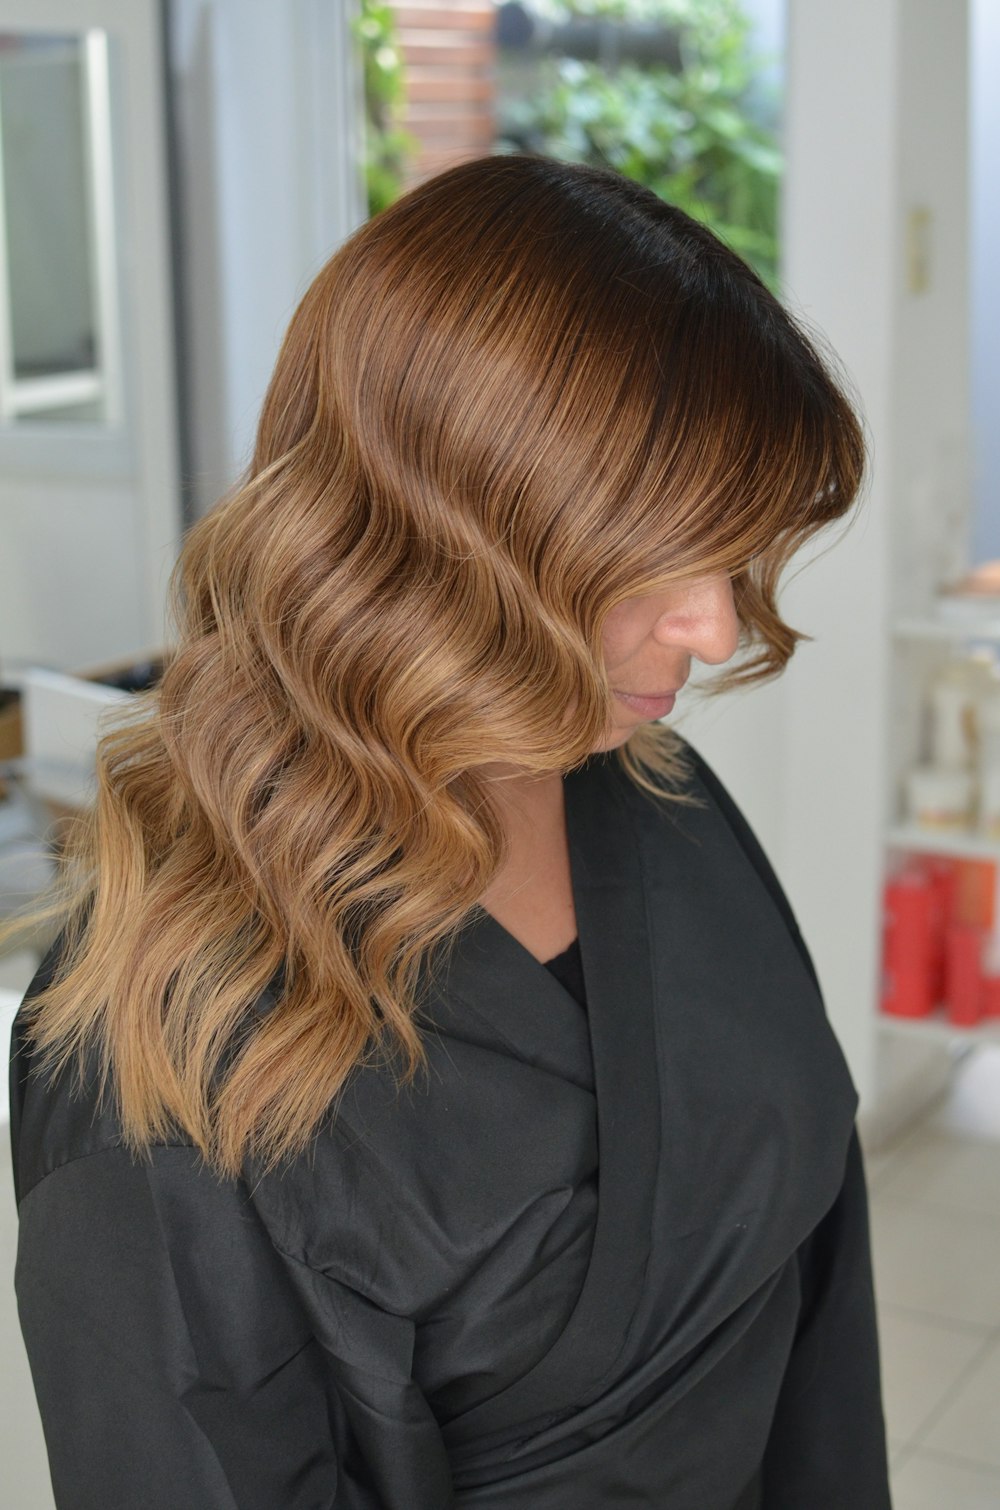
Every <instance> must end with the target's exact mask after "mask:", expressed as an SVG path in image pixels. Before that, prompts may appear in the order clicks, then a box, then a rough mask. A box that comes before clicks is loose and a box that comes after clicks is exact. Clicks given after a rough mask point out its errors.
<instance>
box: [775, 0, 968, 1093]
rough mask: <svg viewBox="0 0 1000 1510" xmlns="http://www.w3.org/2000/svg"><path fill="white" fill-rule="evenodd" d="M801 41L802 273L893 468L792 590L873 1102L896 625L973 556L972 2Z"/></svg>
mask: <svg viewBox="0 0 1000 1510" xmlns="http://www.w3.org/2000/svg"><path fill="white" fill-rule="evenodd" d="M789 43H790V45H789V67H788V84H789V96H788V116H787V119H788V135H787V140H788V150H789V160H788V183H787V193H786V224H785V248H786V259H787V260H786V268H787V281H788V286H789V289H790V291H791V293H792V295H793V296H794V299H795V300H796V301H797V303H798V304H799V305H800V307H801V308H802V309H803V310H804V312H805V313H806V315H807V316H808V318H809V319H810V320H813V321H815V322H816V324H817V325H819V326H820V327H821V328H822V329H823V330H824V331H825V332H826V333H827V334H828V336H829V338H830V340H831V341H832V343H833V346H834V347H835V349H836V350H837V351H838V352H839V353H840V355H841V357H842V358H843V360H844V362H845V364H846V367H847V369H848V371H849V373H850V375H851V377H852V378H853V381H854V383H855V384H856V386H857V389H858V391H859V393H860V396H861V399H862V403H863V406H864V410H865V413H866V416H867V422H868V425H869V428H870V432H871V441H872V474H871V486H870V490H869V494H868V497H867V500H866V503H865V505H864V509H863V511H862V514H861V515H860V516H859V518H858V520H857V522H856V523H855V524H854V525H853V526H852V527H851V529H850V531H849V532H848V534H847V536H846V538H845V539H844V540H843V541H842V542H841V543H838V544H837V545H836V547H835V549H833V550H832V551H831V552H829V553H828V554H826V555H824V556H823V558H822V559H821V560H819V561H818V562H813V563H812V564H810V565H809V566H808V568H807V569H806V570H805V571H804V573H803V574H802V575H801V576H800V577H799V578H797V579H796V581H795V582H793V583H792V585H791V590H790V591H789V592H788V594H787V595H786V598H785V600H784V602H783V607H784V609H785V610H786V612H787V615H788V616H789V617H790V619H791V621H792V622H793V623H794V624H795V625H796V626H797V627H799V628H802V629H805V630H807V631H808V632H809V633H811V634H813V635H815V636H816V642H815V643H814V644H811V645H807V646H804V647H802V648H801V649H800V651H799V652H798V653H797V655H796V657H795V660H794V662H793V664H792V666H791V667H790V668H789V674H788V675H787V676H786V678H785V681H786V688H785V690H786V705H785V725H784V740H783V745H782V753H783V759H784V775H783V780H782V788H783V833H782V842H781V856H782V861H783V865H784V870H785V874H786V876H787V878H788V881H789V883H790V886H791V889H792V891H793V893H794V895H795V898H796V900H797V903H798V907H799V914H800V921H801V922H802V924H803V927H804V929H805V932H806V935H807V937H809V938H810V939H811V940H813V941H814V943H815V949H816V954H817V956H818V959H817V964H818V967H819V969H820V973H821V976H822V978H823V981H824V984H825V986H826V988H827V991H828V997H829V1006H830V1011H831V1016H832V1017H833V1018H834V1020H835V1022H836V1025H837V1028H838V1030H839V1032H840V1036H841V1039H842V1042H843V1043H844V1046H845V1049H846V1051H847V1053H848V1057H849V1059H850V1061H851V1065H852V1069H853V1070H854V1072H855V1078H856V1079H857V1080H858V1083H859V1088H860V1090H861V1095H862V1103H863V1106H867V1105H869V1104H870V1103H871V1102H872V1101H873V1100H874V1098H875V1094H876V1077H877V1060H878V1035H877V1033H876V1031H875V1019H874V1012H875V1004H876V1001H877V991H878V980H879V961H880V945H881V939H880V930H881V885H882V879H883V869H884V865H883V862H884V851H883V832H884V828H885V826H886V823H887V821H888V820H889V818H890V816H892V806H891V804H892V800H893V795H894V794H893V793H892V791H891V789H890V785H889V781H888V775H887V773H888V770H889V759H888V752H889V750H890V747H891V741H892V738H893V728H892V725H891V722H890V712H891V704H892V693H893V678H894V677H895V676H896V675H897V669H898V668H897V666H896V663H895V662H894V660H893V657H892V641H891V639H890V637H889V628H890V624H891V620H892V617H893V614H894V613H895V612H897V611H898V610H899V608H900V606H902V605H903V604H904V603H905V604H906V605H907V606H912V607H917V606H919V605H918V604H917V603H916V602H915V601H914V599H915V598H917V597H919V596H920V595H921V594H928V593H929V592H930V591H931V589H932V586H933V583H932V581H931V575H930V572H929V569H928V563H929V562H930V561H931V560H932V559H933V558H934V555H935V553H936V557H937V560H938V562H939V563H940V564H941V565H942V566H943V564H944V563H945V561H946V559H949V558H950V559H952V560H954V561H957V560H958V559H959V558H961V557H962V556H963V555H964V554H965V540H964V538H963V531H962V520H963V519H964V518H965V517H966V516H967V511H968V497H967V495H966V494H965V493H964V492H963V490H964V489H965V487H966V479H965V469H964V460H965V458H964V448H965V445H966V442H967V438H968V431H967V427H968V336H967V297H968V289H967V276H966V266H967V226H968V201H967V174H966V162H967V143H966V119H967V114H966V106H967V44H966V36H965V6H964V3H963V0H840V3H839V4H838V5H837V6H835V7H834V6H828V5H826V4H822V3H819V0H792V7H791V26H790V39H789ZM916 209H926V210H927V211H929V212H930V215H931V221H930V235H929V241H928V248H927V250H928V256H929V283H928V286H927V288H926V289H924V290H922V291H916V290H913V289H911V288H910V286H909V282H908V277H909V266H910V264H909V260H908V254H909V250H910V248H909V243H908V227H909V217H910V214H911V212H912V211H913V210H916ZM915 542H917V543H918V549H916V550H915V549H914V543H915ZM821 549H822V547H821Z"/></svg>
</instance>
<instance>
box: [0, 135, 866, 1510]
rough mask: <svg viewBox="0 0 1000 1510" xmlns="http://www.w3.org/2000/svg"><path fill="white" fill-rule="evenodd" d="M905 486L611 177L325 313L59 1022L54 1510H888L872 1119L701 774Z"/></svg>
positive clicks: (597, 175) (27, 1035)
mask: <svg viewBox="0 0 1000 1510" xmlns="http://www.w3.org/2000/svg"><path fill="white" fill-rule="evenodd" d="M862 471H863V446H862V440H861V434H860V430H859V426H858V421H857V419H856V417H855V415H854V413H853V411H852V409H851V407H850V405H849V403H848V401H847V399H846V398H845V397H844V394H843V392H842V390H841V388H840V386H839V385H838V383H837V382H836V381H835V380H834V378H833V376H832V375H831V373H830V371H829V370H828V368H827V367H826V366H825V365H824V363H823V361H821V359H820V357H819V356H818V355H817V353H816V351H815V349H814V348H813V346H812V345H811V344H810V342H809V341H808V340H807V339H806V338H805V336H804V335H803V334H802V333H801V332H800V331H799V330H798V329H797V328H796V326H795V324H794V323H793V322H792V320H791V319H790V318H789V316H788V315H787V314H786V313H785V312H784V311H783V310H782V308H781V307H780V305H779V304H778V303H777V302H776V301H775V299H774V298H773V297H772V296H771V295H770V294H769V293H768V291H767V290H766V289H765V288H764V286H763V285H762V284H761V283H760V281H759V280H758V279H757V277H756V276H755V275H754V274H753V273H752V272H751V271H750V270H749V269H748V268H747V267H746V266H745V265H744V264H743V263H742V262H741V261H740V259H739V258H738V257H736V256H735V255H734V254H733V253H732V252H731V251H730V250H728V249H727V248H726V247H725V246H723V245H722V244H721V243H720V242H719V241H718V240H716V239H715V237H713V236H712V235H711V234H710V233H709V232H708V231H707V230H706V229H704V228H703V227H702V226H700V225H698V224H696V223H695V222H693V221H692V220H690V219H688V218H687V217H686V216H685V215H683V214H682V213H681V212H680V211H678V210H676V209H674V208H672V207H670V206H668V205H666V204H664V203H662V202H661V201H660V200H659V199H657V198H656V197H655V196H654V195H653V194H651V193H650V192H648V191H647V190H645V189H642V188H640V187H637V186H636V185H635V184H632V183H630V182H627V181H626V180H624V179H622V178H620V177H618V176H616V175H614V174H611V173H607V172H603V171H597V170H594V169H590V168H585V167H580V166H568V165H565V164H561V163H557V162H553V161H550V160H547V159H544V158H539V157H530V156H497V157H489V158H485V159H482V160H479V161H472V162H466V163H464V164H462V165H461V166H458V167H455V168H452V169H451V170H449V171H447V172H445V173H443V174H441V175H439V176H438V177H436V178H433V179H431V180H430V181H429V182H426V183H424V184H422V185H421V186H419V187H418V188H416V189H414V190H413V191H411V192H410V193H409V194H407V195H405V196H404V197H403V198H402V199H400V200H399V201H398V202H397V203H396V204H394V205H393V206H391V207H390V208H389V209H388V210H386V211H384V212H383V213H382V214H381V215H379V216H378V217H377V218H376V219H374V220H373V221H371V222H370V223H369V224H368V225H366V226H364V227H362V228H361V229H360V230H359V231H358V232H357V233H356V234H355V235H354V236H353V237H352V238H351V239H350V240H349V241H348V242H347V243H346V245H345V246H343V247H342V248H341V249H340V250H339V251H338V252H337V253H336V255H335V256H334V257H333V258H332V259H331V260H330V262H329V263H328V264H327V265H326V267H324V268H323V269H322V270H321V272H320V273H319V274H318V276H317V278H316V279H315V281H314V283H313V284H312V286H311V287H310V289H309V290H308V292H307V293H306V295H305V297H304V299H303V300H302V303H301V305H300V306H299V308H298V310H297V312H296V313H295V315H294V317H293V319H292V321H291V325H290V328H289V330H288V333H287V336H286V338H285V341H284V345H283V347H282V350H281V353H280V355H279V358H278V362H277V365H276V368H275V372H274V375H273V378H272V381H271V384H270V387H269V389H268V393H267V396H266V399H265V402H264V406H263V411H262V415H261V419H260V426H259V432H258V437H257V445H256V450H255V454H254V457H253V460H252V463H251V464H250V466H249V468H248V471H247V474H246V476H245V477H244V478H243V479H242V481H241V483H240V485H239V486H238V487H237V488H236V489H235V490H234V491H233V492H232V494H231V495H230V496H228V497H227V498H226V499H225V500H223V501H222V502H221V503H220V504H219V505H218V506H217V507H216V508H215V509H214V510H213V511H212V512H211V513H209V514H208V515H207V516H206V517H205V518H203V519H201V520H200V521H198V523H196V524H195V526H194V527H193V528H192V529H191V530H190V531H189V533H188V535H187V537H186V540H185V543H184V549H183V553H182V557H181V559H180V561H179V563H178V567H177V570H176V572H175V580H174V583H173V589H174V598H173V601H174V612H175V614H176V618H177V625H178V634H177V638H176V643H175V645H174V647H173V650H172V654H171V656H170V658H169V662H168V664H167V666H166V669H165V673H164V675H163V678H162V681H161V683H160V684H159V686H158V688H157V689H155V690H154V692H152V693H150V694H142V695H141V696H139V697H138V698H136V699H135V700H134V701H133V703H131V704H130V707H129V713H128V716H127V719H126V720H125V721H123V722H122V723H121V725H120V727H117V728H113V729H108V730H106V731H105V733H104V735H103V738H102V740H101V743H100V751H99V763H98V788H97V799H96V803H95V805H94V808H93V811H92V813H90V814H89V815H88V816H87V818H86V820H85V821H84V822H83V823H82V824H81V827H80V831H79V833H78V835H77V836H76V839H75V841H74V847H73V850H72V852H71V853H70V854H69V856H68V859H67V864H66V867H65V878H64V880H63V882H62V885H63V887H64V893H63V894H62V895H61V898H60V899H57V900H56V901H55V902H53V903H52V904H51V905H52V907H53V908H57V909H59V910H60V917H61V921H62V930H61V932H60V934H59V937H58V939H57V941H56V944H55V945H53V947H52V949H51V950H50V952H49V955H48V956H47V958H46V960H45V961H44V962H43V964H42V967H41V969H40V971H39V974H38V976H37V977H36V979H35V981H34V982H33V983H32V986H31V988H30V990H29V995H28V998H27V1000H26V1003H25V1005H24V1007H23V1008H22V1010H21V1012H20V1014H19V1018H18V1024H17V1033H16V1040H15V1060H14V1066H13V1071H12V1075H13V1079H12V1084H13V1093H14V1107H15V1112H14V1116H15V1143H16V1154H15V1161H16V1171H17V1188H18V1198H19V1202H20V1217H21V1231H20V1250H19V1262H18V1276H17V1288H18V1297H19V1305H20V1314H21V1319H22V1326H23V1331H24V1336H25V1341H26V1344H27V1348H28V1354H29V1358H30V1361H31V1366H32V1370H33V1375H34V1380H35V1385H36V1389H37V1393H38V1399H39V1404H40V1408H41V1413H42V1419H43V1422H44V1426H45V1432H46V1438H47V1442H48V1448H49V1454H50V1460H51V1465H52V1473H53V1479H54V1483H55V1486H56V1495H57V1501H58V1504H59V1505H60V1507H72V1510H90V1507H95V1510H96V1507H98V1506H100V1507H101V1510H106V1507H108V1506H115V1507H126V1506H127V1507H132V1506H135V1507H136V1510H139V1507H142V1510H160V1507H163V1510H178V1507H182V1506H183V1507H192V1510H194V1507H198V1510H216V1507H218V1510H222V1507H224V1506H225V1507H231V1506H238V1507H239V1510H306V1507H320V1506H322V1507H335V1510H374V1507H385V1510H446V1507H448V1506H451V1505H463V1506H464V1505H469V1506H473V1505H474V1506H483V1507H485V1506H489V1507H498V1510H499V1507H503V1510H513V1507H518V1510H521V1507H524V1510H527V1507H530V1510H580V1507H590V1506H594V1507H598V1506H600V1507H615V1510H624V1507H625V1506H634V1505H648V1506H657V1507H662V1510H737V1507H739V1510H747V1507H751V1506H758V1507H759V1506H763V1507H766V1510H819V1507H823V1506H827V1507H834V1506H836V1507H838V1510H841V1507H843V1506H846V1505H858V1506H861V1505H863V1506H864V1507H865V1510H880V1507H883V1506H888V1505H889V1494H888V1488H887V1474H886V1461H885V1438H884V1427H883V1415H882V1407H881V1400H880V1388H879V1358H878V1341H877V1333H876V1321H875V1313H874V1304H873V1297H872V1282H871V1267H870V1252H869V1238H868V1227H867V1204H866V1192H865V1184H864V1173H863V1167H862V1159H861V1152H860V1148H859V1145H858V1140H857V1132H856V1128H855V1124H854V1117H855V1112H856V1108H857V1101H858V1097H857V1092H856V1090H855V1087H854V1085H853V1082H852V1080H851V1077H850V1074H849V1072H848V1069H847V1065H846V1063H845V1060H844V1058H843V1055H842V1053H841V1051H840V1048H839V1046H838V1044H837V1041H836V1039H835V1037H834V1035H833V1032H832V1030H831V1028H830V1025H829V1023H828V1020H827V1017H826V1014H825V1010H824V1006H823V1002H822V998H821V995H820V991H819V986H818V982H817V980H816V976H815V973H814V971H813V968H812V965H811V961H810V959H809V955H808V953H807V951H806V948H805V945H804V943H803V941H802V938H801V936H800V934H799V931H798V929H797V927H796V924H795V920H794V917H793V915H792V912H791V910H790V908H789V905H788V902H787V900H786V899H785V897H784V895H783V893H782V891H781V888H780V886H779V885H778V882H777V880H776V878H775V876H774V873H773V871H772V870H771V868H770V866H769V864H768V862H767V860H766V858H765V856H764V855H763V853H762V851H761V849H760V846H759V845H758V844H757V842H756V840H755V838H754V836H753V834H752V833H751V832H750V830H749V828H748V827H747V824H746V822H745V820H744V819H743V818H742V816H741V814H740V813H739V812H738V810H737V809H736V808H735V807H734V805H733V803H732V800H731V799H730V798H729V796H728V794H727V793H726V792H725V790H724V788H723V787H722V786H721V785H720V784H719V782H718V780H717V779H716V777H715V776H714V774H713V773H712V771H711V770H710V769H709V767H708V766H707V765H706V763H705V762H704V761H703V760H702V759H701V758H700V757H699V755H698V754H697V752H696V751H695V750H694V749H693V748H692V747H691V746H690V745H689V744H688V743H687V742H686V741H684V740H683V739H682V738H681V737H680V736H679V735H678V734H677V733H676V732H675V731H673V730H671V729H670V728H669V726H668V725H665V724H661V723H659V722H658V720H659V718H660V717H661V716H662V715H664V714H665V713H667V712H668V711H669V708H670V706H671V705H672V699H673V696H674V695H675V693H676V690H677V689H679V688H680V687H681V685H682V684H683V683H684V681H685V680H686V678H687V676H688V673H689V670H690V667H691V663H692V661H693V660H695V659H697V660H700V661H704V662H707V663H709V664H716V665H721V664H722V663H724V662H726V661H728V660H729V659H730V658H731V657H732V656H733V654H734V652H735V651H736V650H737V648H738V645H739V643H740V642H741V640H742V641H745V643H746V644H747V645H756V647H757V655H756V657H755V658H753V659H751V660H750V661H748V662H747V663H746V664H745V665H744V666H742V667H741V668H740V670H739V673H738V674H737V672H736V671H735V670H734V671H733V672H731V673H730V675H729V677H728V681H727V682H724V683H721V684H720V685H722V686H724V685H734V684H736V683H745V682H747V681H753V680H759V679H760V678H762V677H764V676H768V675H774V674H776V673H777V672H778V671H780V670H781V668H782V666H783V665H784V664H785V662H786V661H787V660H788V657H789V656H790V654H791V653H792V650H793V649H794V645H795V642H796V641H797V640H798V639H799V638H801V636H800V635H799V634H798V633H797V632H796V631H795V630H793V629H790V628H789V627H788V626H787V625H786V624H785V623H784V622H783V621H782V619H781V618H780V616H779V614H778V611H777V608H776V604H775V592H776V583H777V579H778V576H779V574H780V571H781V569H782V567H783V565H784V564H785V563H786V561H787V560H788V558H789V557H790V556H791V555H792V554H793V552H794V551H795V550H796V549H797V547H798V546H799V545H800V544H801V542H802V541H803V540H804V539H806V538H807V537H809V536H811V535H812V534H814V533H815V532H816V531H818V530H820V529H822V527H823V526H824V525H826V524H828V523H830V522H831V521H833V520H836V519H839V518H842V517H844V516H845V515H846V513H847V511H848V510H849V508H850V505H851V503H852V500H853V499H854V498H855V496H856V494H857V491H858V488H859V485H860V480H861V475H862ZM716 690H718V688H717V689H716ZM668 692H669V694H670V697H669V698H668V697H667V696H666V694H667V693H668ZM643 699H646V700H645V701H643ZM36 916H37V914H36ZM74 1074H76V1075H77V1076H78V1082H79V1083H77V1081H74V1079H73V1076H74Z"/></svg>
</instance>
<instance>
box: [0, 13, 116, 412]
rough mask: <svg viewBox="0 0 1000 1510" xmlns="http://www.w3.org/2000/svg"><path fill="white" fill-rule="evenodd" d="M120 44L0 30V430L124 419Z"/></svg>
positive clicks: (103, 37) (94, 37) (99, 36)
mask: <svg viewBox="0 0 1000 1510" xmlns="http://www.w3.org/2000/svg"><path fill="white" fill-rule="evenodd" d="M110 116H111V111H110V93H109V71H108V37H107V33H106V32H104V31H98V30H90V31H86V32H83V33H80V34H77V35H65V36H60V35H55V34H52V33H41V32H38V33H35V32H0V423H2V424H4V425H6V426H10V425H16V426H26V425H30V426H38V425H43V424H55V423H59V424H66V423H70V424H79V423H91V424H97V425H108V424H111V423H113V422H114V421H115V420H116V419H117V418H118V415H119V387H120V384H119V369H120V358H119V342H118V319H117V277H116V269H115V244H116V237H115V215H114V191H113V181H112V166H113V165H112V154H111V119H110Z"/></svg>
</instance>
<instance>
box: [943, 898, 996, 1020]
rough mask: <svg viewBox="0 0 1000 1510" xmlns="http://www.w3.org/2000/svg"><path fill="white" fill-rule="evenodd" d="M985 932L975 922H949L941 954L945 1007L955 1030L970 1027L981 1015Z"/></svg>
mask: <svg viewBox="0 0 1000 1510" xmlns="http://www.w3.org/2000/svg"><path fill="white" fill-rule="evenodd" d="M985 941H986V930H985V929H984V928H982V927H981V926H980V925H979V924H978V923H951V924H950V925H949V928H948V933H947V938H946V952H945V986H944V996H945V1006H946V1010H947V1015H948V1021H949V1022H950V1023H954V1025H955V1026H956V1027H961V1028H969V1027H972V1026H974V1024H975V1023H977V1022H978V1021H979V1020H980V1018H981V1017H982V1015H983V948H984V945H985Z"/></svg>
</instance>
